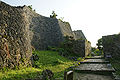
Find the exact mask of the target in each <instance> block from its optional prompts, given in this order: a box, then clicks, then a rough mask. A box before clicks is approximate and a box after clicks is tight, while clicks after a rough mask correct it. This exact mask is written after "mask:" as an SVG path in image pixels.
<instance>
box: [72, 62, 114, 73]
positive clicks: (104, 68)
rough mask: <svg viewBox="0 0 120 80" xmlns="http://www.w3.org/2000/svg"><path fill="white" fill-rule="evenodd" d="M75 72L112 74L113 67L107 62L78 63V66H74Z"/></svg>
mask: <svg viewBox="0 0 120 80" xmlns="http://www.w3.org/2000/svg"><path fill="white" fill-rule="evenodd" d="M74 71H75V72H80V73H95V74H97V73H98V74H112V72H115V69H114V68H113V67H111V66H108V64H80V66H78V67H76V68H74Z"/></svg>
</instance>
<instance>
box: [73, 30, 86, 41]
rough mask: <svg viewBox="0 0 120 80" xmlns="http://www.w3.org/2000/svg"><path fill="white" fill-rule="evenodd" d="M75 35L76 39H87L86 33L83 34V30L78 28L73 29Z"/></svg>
mask: <svg viewBox="0 0 120 80" xmlns="http://www.w3.org/2000/svg"><path fill="white" fill-rule="evenodd" d="M73 35H74V38H75V39H76V40H78V39H84V40H85V39H86V37H85V35H84V34H83V32H82V30H77V31H73Z"/></svg>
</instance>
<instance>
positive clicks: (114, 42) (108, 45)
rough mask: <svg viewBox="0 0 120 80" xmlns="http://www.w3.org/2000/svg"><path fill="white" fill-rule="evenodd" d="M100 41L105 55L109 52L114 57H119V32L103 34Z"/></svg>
mask: <svg viewBox="0 0 120 80" xmlns="http://www.w3.org/2000/svg"><path fill="white" fill-rule="evenodd" d="M102 41H103V52H104V54H105V55H107V54H110V55H111V56H112V57H114V58H119V57H120V34H115V35H108V36H103V37H102Z"/></svg>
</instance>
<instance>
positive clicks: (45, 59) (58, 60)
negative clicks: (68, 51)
mask: <svg viewBox="0 0 120 80" xmlns="http://www.w3.org/2000/svg"><path fill="white" fill-rule="evenodd" d="M34 54H38V56H39V60H38V61H35V65H37V66H38V68H33V67H29V68H24V69H18V70H1V71H0V80H24V79H27V78H36V77H38V76H39V75H40V74H41V72H42V71H43V70H45V69H50V70H52V72H53V73H54V77H55V78H59V77H62V78H63V73H64V70H65V69H66V68H68V67H70V66H72V64H73V61H70V60H68V59H66V58H64V57H61V56H59V55H58V53H57V52H53V51H36V52H34Z"/></svg>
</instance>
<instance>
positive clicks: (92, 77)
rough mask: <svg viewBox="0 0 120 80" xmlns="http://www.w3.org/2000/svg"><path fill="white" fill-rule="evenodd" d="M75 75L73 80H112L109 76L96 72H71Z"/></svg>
mask: <svg viewBox="0 0 120 80" xmlns="http://www.w3.org/2000/svg"><path fill="white" fill-rule="evenodd" d="M73 74H74V75H75V76H74V77H73V80H114V79H113V78H112V77H111V76H106V75H98V74H87V73H85V74H84V73H77V72H74V73H73Z"/></svg>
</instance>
